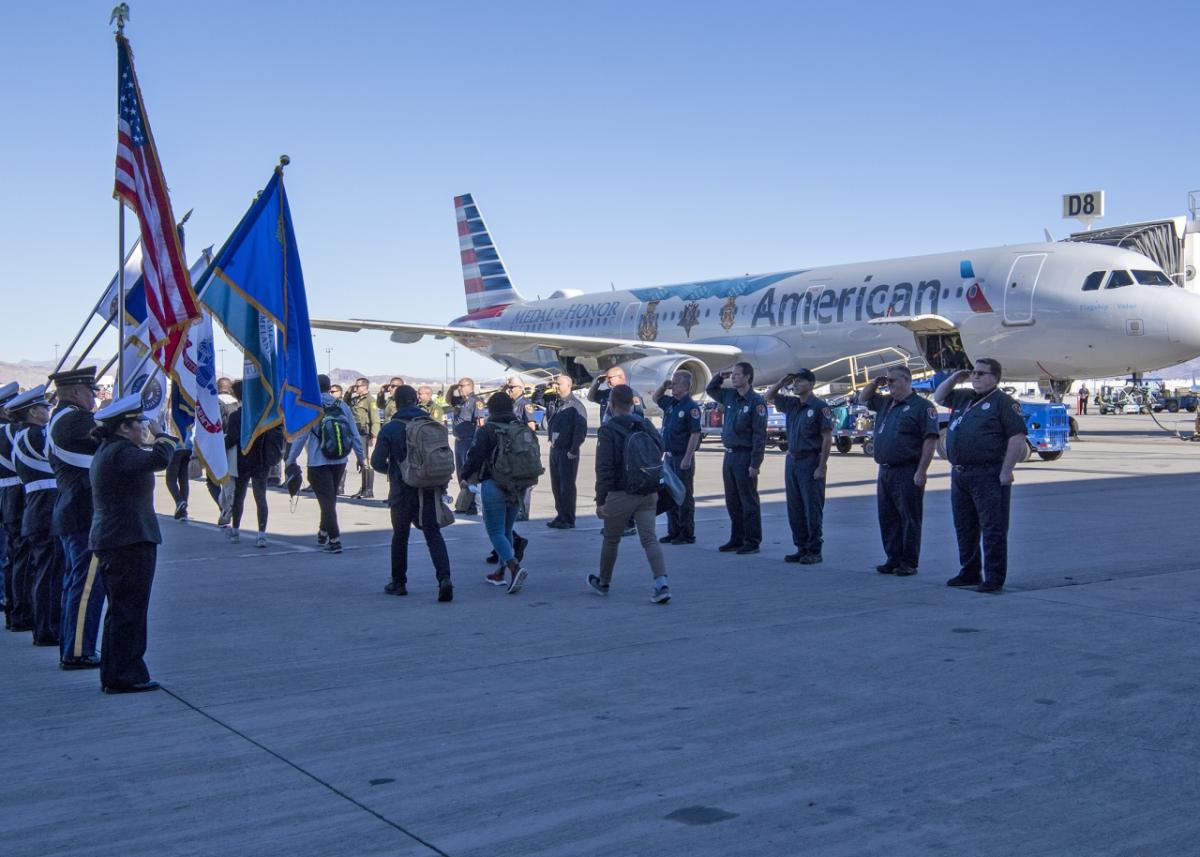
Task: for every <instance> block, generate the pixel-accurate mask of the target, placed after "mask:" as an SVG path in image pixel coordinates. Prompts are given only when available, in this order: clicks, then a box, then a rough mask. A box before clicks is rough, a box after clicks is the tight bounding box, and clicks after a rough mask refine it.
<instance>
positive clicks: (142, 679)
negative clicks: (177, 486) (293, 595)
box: [88, 394, 177, 693]
mask: <svg viewBox="0 0 1200 857" xmlns="http://www.w3.org/2000/svg"><path fill="white" fill-rule="evenodd" d="M95 433H96V438H97V439H98V440H99V441H100V446H99V448H98V449H97V450H96V454H95V455H94V456H93V457H92V465H91V472H90V477H91V483H92V505H93V508H94V513H93V515H92V529H91V533H90V535H89V537H88V547H89V548H90V549H91V550H92V551H93V552H94V553H95V555H96V558H97V559H98V560H99V565H98V567H99V573H100V576H101V578H102V579H103V580H104V588H105V591H106V592H107V593H108V612H107V613H105V616H104V636H103V642H102V643H101V648H100V689H101V690H102V691H103V692H104V693H141V692H143V691H148V690H156V689H157V688H158V682H156V681H153V680H151V678H150V671H149V670H148V669H147V668H146V661H145V655H146V614H147V611H148V609H149V607H150V589H151V587H152V586H153V584H154V567H155V564H156V562H157V558H158V546H159V544H161V543H162V535H161V533H160V532H159V529H158V518H157V517H156V516H155V514H154V482H155V479H154V474H155V473H156V472H157V471H160V470H166V468H167V465H168V464H169V463H170V462H171V456H172V455H174V454H175V447H176V445H177V444H176V440H175V439H174V438H173V437H171V436H170V435H169V434H165V433H161V432H160V433H158V434H156V435H154V443H153V447H152V448H151V449H145V448H144V446H145V445H146V444H147V442H148V441H149V440H150V432H149V431H148V430H147V426H146V417H145V416H144V415H143V414H142V398H141V396H139V395H137V394H133V395H130V396H124V397H122V398H120V399H117V400H115V401H113V402H112V404H110V405H108V406H106V407H104V408H101V409H100V410H98V411H97V412H96V429H95Z"/></svg>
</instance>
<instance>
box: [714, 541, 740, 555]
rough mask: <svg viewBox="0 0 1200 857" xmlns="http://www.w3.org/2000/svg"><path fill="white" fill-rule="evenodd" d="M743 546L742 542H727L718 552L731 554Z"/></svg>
mask: <svg viewBox="0 0 1200 857" xmlns="http://www.w3.org/2000/svg"><path fill="white" fill-rule="evenodd" d="M741 546H742V543H741V542H725V544H723V545H721V546H720V547H719V548H717V550H719V551H720V552H721V553H731V552H733V551H735V550H737V549H738V548H740V547H741Z"/></svg>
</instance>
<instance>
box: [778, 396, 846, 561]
mask: <svg viewBox="0 0 1200 857" xmlns="http://www.w3.org/2000/svg"><path fill="white" fill-rule="evenodd" d="M775 407H776V408H777V409H778V410H779V412H780V413H781V414H783V415H784V416H785V417H787V442H788V452H787V461H786V462H785V464H784V468H783V479H784V488H785V496H786V497H787V513H788V525H789V526H790V527H791V530H792V543H793V544H795V545H796V550H797V551H798V552H799V553H800V556H799V557H796V558H795V559H803V558H804V557H813V558H819V557H820V556H821V548H822V546H823V545H824V527H825V480H824V479H818V478H816V476H815V475H814V474H815V473H816V469H817V465H818V464H820V461H821V448H822V445H823V444H824V436H825V432H827V431H833V411H831V410H830V408H829V405H828V404H827V403H826V402H825V400H824V399H819V398H817V397H816V396H813V395H810V396H809V397H808V398H807V399H804V400H801V399H800V397H799V396H787V395H784V394H783V393H779V394H777V395H776V396H775ZM793 561H794V560H793Z"/></svg>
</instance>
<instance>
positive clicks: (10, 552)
mask: <svg viewBox="0 0 1200 857" xmlns="http://www.w3.org/2000/svg"><path fill="white" fill-rule="evenodd" d="M20 391H21V387H20V385H18V384H17V382H16V381H10V382H9V383H7V384H5V385H4V386H3V387H0V525H2V526H0V578H3V580H4V593H3V595H4V627H5V628H6V629H8V630H10V631H11V630H12V613H13V610H14V604H15V601H14V599H13V578H14V571H13V564H14V560H15V559H16V558H17V547H18V541H19V539H20V530H21V515H20V512H19V511H18V513H17V515H16V521H15V529H16V533H15V534H14V533H13V531H12V527H10V524H9V514H8V507H9V505H10V500H9V498H10V495H11V494H12V489H13V488H16V489H17V496H18V497H20V496H21V480H20V479H18V478H17V471H16V470H14V469H13V468H14V467H15V465H14V464H13V460H12V438H11V437H10V436H9V434H8V429H9V426H10V425H12V423H11V421H10V420H9V418H8V411H6V410H5V409H4V406H5V405H7V404H8V402H9V401H11V400H12V399H13V398H14V397H15V396H16V395H17V393H19V392H20ZM23 561H24V560H23V558H22V562H23ZM25 630H26V631H28V630H29V629H28V628H26V629H25Z"/></svg>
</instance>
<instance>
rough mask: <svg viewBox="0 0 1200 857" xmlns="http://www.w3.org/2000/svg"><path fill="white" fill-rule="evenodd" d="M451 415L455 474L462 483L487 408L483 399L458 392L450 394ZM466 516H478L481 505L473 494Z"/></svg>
mask: <svg viewBox="0 0 1200 857" xmlns="http://www.w3.org/2000/svg"><path fill="white" fill-rule="evenodd" d="M450 406H451V410H450V414H451V420H452V425H453V428H452V431H453V432H454V473H455V476H457V477H458V480H459V481H460V482H461V481H462V469H463V465H464V464H466V462H467V452H469V451H470V449H471V444H472V443H474V441H475V431H476V429H478V428H479V424H478V422H476V421H477V420H481V419H483V418H484V417H486V416H487V406H486V405H485V404H484V402H483V399H482V398H480V397H479V396H477V395H476V394H475V393H472V394H471V395H469V396H459V395H458V393H457V391H455V392H452V393H451V394H450ZM463 514H466V515H478V514H479V505H478V503H477V502H476V499H475V495H474V494H473V493H472V494H471V498H470V505H469V506H468V507H467V509H466V510H465V511H464V513H463Z"/></svg>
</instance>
